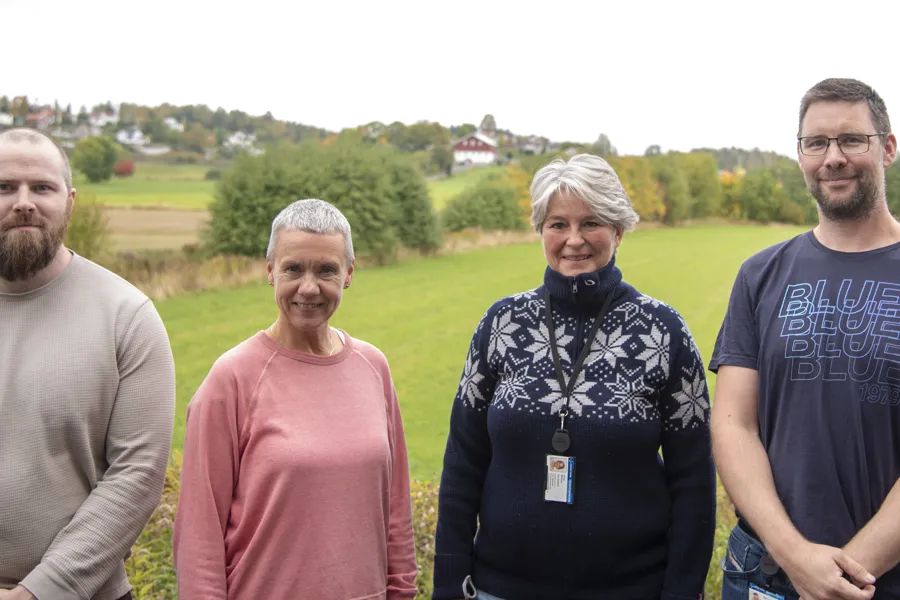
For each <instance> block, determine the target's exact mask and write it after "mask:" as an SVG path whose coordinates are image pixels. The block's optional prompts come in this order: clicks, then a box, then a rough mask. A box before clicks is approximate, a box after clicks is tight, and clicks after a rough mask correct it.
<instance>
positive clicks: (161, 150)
mask: <svg viewBox="0 0 900 600" xmlns="http://www.w3.org/2000/svg"><path fill="white" fill-rule="evenodd" d="M171 150H172V149H171V148H169V147H168V146H161V145H156V146H141V147H139V148H138V152H140V153H141V154H143V155H144V156H162V155H163V154H165V153H167V152H169V151H171Z"/></svg>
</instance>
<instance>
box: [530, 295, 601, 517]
mask: <svg viewBox="0 0 900 600" xmlns="http://www.w3.org/2000/svg"><path fill="white" fill-rule="evenodd" d="M612 297H613V294H612V291H610V293H609V294H607V296H606V301H604V303H603V308H601V309H600V312H599V313H598V314H597V318H596V319H594V325H593V327H591V332H590V333H589V334H588V336H587V340H586V341H585V344H584V348H582V349H581V355H580V356H579V357H578V360H577V361H576V363H575V365H574V366H573V367H572V375H571V376H570V377H569V381H568V383H567V382H566V377H565V374H564V373H563V370H562V363H561V362H560V360H559V350H558V349H557V348H556V336H555V335H554V331H556V329H554V327H553V315H552V311H551V308H550V292H549V290H547V289H545V290H544V305H545V308H546V310H547V331H548V332H549V337H550V340H549V341H550V351H551V354H552V356H553V366H554V367H555V368H556V377H557V379H558V380H559V389H560V392H561V393H562V394H563V398H564V399H565V400H564V402H563V405H562V406H561V407H560V409H559V429H557V430H556V432H555V433H554V434H553V439H552V440H551V442H550V445H551V446H552V448H553V451H554V452H555V453H556V454H548V455H547V465H546V468H547V476H546V480H545V481H546V483H545V486H544V500H546V501H547V502H564V503H566V504H573V503H574V502H575V457H574V456H565V454H566V452H568V450H569V448H570V447H571V446H572V437H571V436H570V435H569V432H568V430H567V429H566V417H567V416H568V415H569V399H570V398H571V397H572V391H573V390H574V388H575V381H576V380H577V379H578V374H579V373H581V369H582V367H583V366H584V361H585V359H586V358H587V355H588V354H589V353H590V351H591V344H592V343H593V341H594V336H596V335H597V331H598V330H599V329H600V324H601V323H602V322H603V318H604V317H605V316H606V313H607V311H609V305H610V304H611V303H612Z"/></svg>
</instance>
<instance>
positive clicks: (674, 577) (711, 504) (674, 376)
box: [660, 317, 716, 600]
mask: <svg viewBox="0 0 900 600" xmlns="http://www.w3.org/2000/svg"><path fill="white" fill-rule="evenodd" d="M677 325H678V326H680V329H679V328H677V327H675V328H673V330H672V331H671V334H670V335H671V339H672V357H671V370H670V373H669V379H668V382H667V383H666V384H665V388H664V389H663V393H662V396H661V398H660V413H661V416H662V419H663V433H662V451H663V460H664V465H665V470H666V480H667V483H668V487H669V496H670V498H671V501H672V517H671V522H672V524H671V526H670V529H669V553H668V556H669V559H668V565H667V568H666V577H665V583H664V585H663V593H662V600H676V599H677V600H682V599H684V600H687V599H691V600H696V599H697V598H702V594H703V588H704V583H705V580H706V575H707V572H708V570H709V563H710V559H711V558H712V551H713V538H714V535H715V526H716V475H715V467H714V466H713V459H712V449H711V445H710V434H709V406H710V404H709V390H708V388H707V386H706V376H705V369H704V365H703V360H702V359H701V357H700V352H699V351H698V350H697V346H696V344H695V343H694V340H693V337H692V336H691V333H690V331H689V330H688V327H687V324H685V322H684V321H683V320H682V319H681V318H680V317H678V323H677Z"/></svg>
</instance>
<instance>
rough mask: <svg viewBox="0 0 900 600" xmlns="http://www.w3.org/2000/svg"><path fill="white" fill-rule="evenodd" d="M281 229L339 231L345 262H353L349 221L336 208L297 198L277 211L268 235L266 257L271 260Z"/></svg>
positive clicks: (322, 202) (322, 201)
mask: <svg viewBox="0 0 900 600" xmlns="http://www.w3.org/2000/svg"><path fill="white" fill-rule="evenodd" d="M281 231H306V232H308V233H319V234H328V233H340V234H341V235H343V236H344V247H345V249H346V254H347V264H348V265H349V264H350V263H352V262H353V258H354V255H353V239H352V238H351V237H350V222H349V221H347V217H345V216H344V214H343V213H342V212H341V211H339V210H338V209H337V208H335V207H334V206H332V205H331V204H329V203H328V202H325V201H324V200H318V199H315V198H308V199H306V200H297V201H296V202H293V203H291V204H290V205H288V206H287V207H286V208H285V209H284V210H282V211H281V212H280V213H278V216H277V217H275V219H274V220H273V221H272V233H271V234H270V235H269V247H268V249H267V250H266V259H267V260H270V261H271V260H272V256H273V255H274V253H275V242H276V241H277V237H278V234H279V232H281Z"/></svg>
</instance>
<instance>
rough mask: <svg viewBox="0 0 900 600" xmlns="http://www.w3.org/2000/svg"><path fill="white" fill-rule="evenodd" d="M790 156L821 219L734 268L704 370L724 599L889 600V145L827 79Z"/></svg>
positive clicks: (892, 590)
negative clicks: (729, 526) (711, 377)
mask: <svg viewBox="0 0 900 600" xmlns="http://www.w3.org/2000/svg"><path fill="white" fill-rule="evenodd" d="M797 150H798V160H799V164H800V169H801V170H802V171H803V175H804V178H805V180H806V184H807V187H808V188H809V191H810V193H811V194H812V196H813V198H815V200H816V203H817V205H818V213H819V223H818V225H817V226H816V227H815V228H814V229H812V230H811V231H808V232H806V233H804V234H801V235H799V236H796V237H794V238H792V239H790V240H788V241H786V242H783V243H781V244H777V245H775V246H773V247H770V248H768V249H766V250H763V251H761V252H759V253H757V254H755V255H754V256H752V257H750V258H749V259H747V261H746V262H744V264H743V265H742V266H741V268H740V271H739V273H738V275H737V279H736V281H735V284H734V287H733V289H732V293H731V298H730V301H729V305H728V312H727V314H726V316H725V319H724V322H723V324H722V328H721V330H720V331H719V335H718V339H717V340H716V345H715V350H714V352H713V356H712V360H711V362H710V370H712V371H713V372H716V373H717V375H718V377H717V383H716V394H715V402H714V404H713V409H712V417H711V428H712V438H713V452H714V456H715V460H716V465H717V468H718V471H719V474H720V476H721V479H722V482H723V484H724V486H725V489H726V491H727V492H728V495H729V497H730V498H731V499H732V501H733V502H734V504H735V507H736V509H737V514H738V526H737V527H735V529H734V530H733V531H732V534H731V537H730V539H729V541H728V548H727V551H726V554H725V558H724V560H723V563H722V568H723V570H724V576H723V583H722V599H723V600H732V599H736V598H741V599H745V598H748V597H749V594H750V590H751V589H752V590H753V591H754V592H758V591H759V592H762V593H766V594H768V595H770V596H772V597H778V596H780V597H784V598H785V599H795V598H797V597H802V598H804V600H822V599H832V598H834V599H837V598H841V599H860V600H862V599H868V598H873V596H874V598H876V599H881V598H900V567H898V566H897V565H898V563H900V526H898V523H900V483H898V479H900V223H898V222H897V221H896V220H895V219H894V218H893V217H892V216H891V213H890V211H889V209H888V205H887V201H886V197H885V169H886V168H888V167H889V166H890V165H891V164H892V163H893V161H894V157H895V155H896V153H897V139H896V137H895V136H894V135H893V134H892V133H891V125H890V120H889V119H888V114H887V109H886V107H885V104H884V101H883V100H882V99H881V98H880V97H879V95H878V94H877V93H876V92H875V90H873V89H872V88H871V87H869V86H868V85H866V84H864V83H862V82H859V81H856V80H852V79H827V80H824V81H822V82H820V83H818V84H816V85H815V86H813V87H812V88H811V89H810V90H809V91H808V92H807V93H806V94H805V96H804V97H803V100H802V102H801V105H800V130H799V133H798V142H797ZM762 593H760V595H761V596H762Z"/></svg>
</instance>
